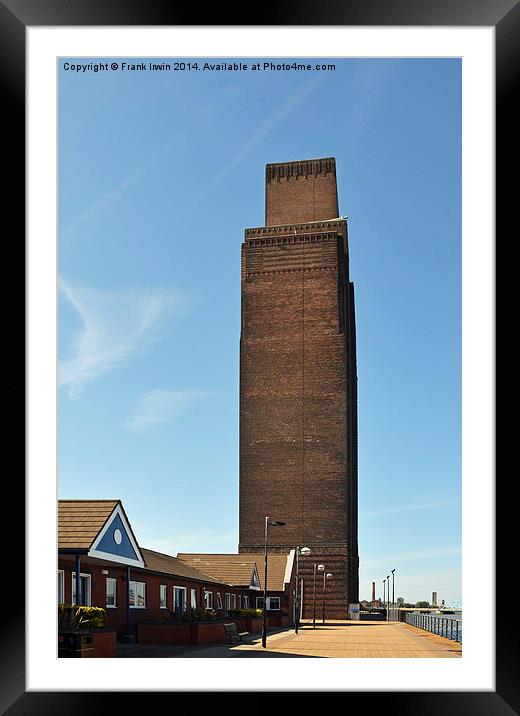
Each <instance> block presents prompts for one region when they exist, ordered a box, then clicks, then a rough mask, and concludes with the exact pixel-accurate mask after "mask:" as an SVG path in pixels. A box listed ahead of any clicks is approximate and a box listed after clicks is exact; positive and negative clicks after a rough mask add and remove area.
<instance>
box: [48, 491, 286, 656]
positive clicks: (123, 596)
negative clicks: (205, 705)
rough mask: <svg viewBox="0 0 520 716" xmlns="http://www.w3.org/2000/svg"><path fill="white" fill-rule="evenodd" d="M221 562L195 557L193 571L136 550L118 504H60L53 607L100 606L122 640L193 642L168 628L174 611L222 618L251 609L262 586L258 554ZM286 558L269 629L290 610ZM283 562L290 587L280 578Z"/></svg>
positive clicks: (276, 577)
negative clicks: (194, 610)
mask: <svg viewBox="0 0 520 716" xmlns="http://www.w3.org/2000/svg"><path fill="white" fill-rule="evenodd" d="M191 556H193V555H189V556H187V557H191ZM199 557H200V556H199ZM208 557H214V555H211V556H208ZM224 557H225V559H224V562H225V564H222V559H220V560H219V561H218V562H212V560H211V559H206V560H204V562H203V561H202V560H201V559H198V560H197V559H194V560H193V564H194V566H192V565H191V564H190V563H189V562H190V560H189V559H179V558H177V557H173V556H171V555H168V554H163V553H160V552H156V551H154V550H150V549H145V548H142V547H140V546H139V544H138V542H137V539H136V537H135V535H134V532H133V530H132V527H131V525H130V522H129V520H128V517H127V515H126V513H125V510H124V508H123V505H122V503H121V501H120V500H60V501H59V502H58V585H57V589H58V594H57V599H58V603H59V604H62V603H65V604H84V605H87V606H97V607H103V608H104V609H106V614H107V619H106V621H107V626H109V627H114V628H115V629H116V631H117V634H118V637H119V638H121V637H132V638H135V637H137V641H138V642H143V643H144V642H145V640H146V641H147V642H149V641H150V639H152V640H153V642H154V643H192V642H190V641H189V640H190V638H191V637H190V633H189V631H186V629H183V628H182V625H180V626H179V629H177V630H172V629H171V628H167V627H171V626H175V625H174V624H173V625H172V621H173V620H172V617H173V614H174V613H175V612H185V611H187V610H188V608H190V607H194V608H206V609H210V610H212V611H215V612H216V613H217V616H218V617H225V616H226V615H227V613H228V612H229V610H230V609H241V608H250V607H256V602H257V596H258V595H261V594H262V592H261V591H260V590H261V589H262V588H263V586H262V583H261V580H260V578H259V576H258V572H259V567H258V566H257V561H260V560H259V559H258V556H251V557H249V556H246V557H240V560H239V562H240V564H238V563H237V561H236V560H233V557H238V555H224ZM289 557H292V555H286V556H285V557H282V558H281V560H280V559H279V560H278V562H280V564H278V562H276V561H275V560H274V562H275V564H274V565H273V577H272V578H270V579H269V581H270V582H271V581H272V585H273V589H272V590H271V589H270V590H269V591H268V595H269V598H271V597H273V599H274V598H275V597H277V598H278V603H277V604H276V603H275V604H273V607H276V609H274V608H273V609H271V614H270V617H271V618H270V620H269V621H270V624H271V625H273V626H276V625H278V624H279V623H280V619H279V618H278V615H279V614H280V613H281V612H282V610H283V613H284V614H286V613H288V612H289V610H290V608H291V604H290V602H289V596H288V595H289V594H290V593H291V592H292V589H293V587H294V573H293V569H292V558H291V559H289ZM281 561H283V564H284V568H285V571H284V572H283V576H285V575H287V584H284V583H283V578H282V579H280V574H279V572H280V569H279V568H278V567H280V568H281ZM287 563H289V568H288V569H287V567H286V565H287ZM206 566H207V569H205V568H204V567H206ZM197 567H198V568H197ZM77 574H79V580H77V578H76V575H77ZM291 580H292V581H291ZM280 585H281V587H280ZM77 595H79V596H77ZM280 597H281V599H280ZM172 613H173V614H172ZM284 623H286V622H285V621H284ZM161 626H162V627H164V629H161ZM152 627H153V630H152ZM221 631H222V627H221ZM223 634H224V633H223V631H222V635H221V637H222V639H223V638H224V635H223ZM216 636H217V637H218V633H217V634H216ZM176 640H177V641H176Z"/></svg>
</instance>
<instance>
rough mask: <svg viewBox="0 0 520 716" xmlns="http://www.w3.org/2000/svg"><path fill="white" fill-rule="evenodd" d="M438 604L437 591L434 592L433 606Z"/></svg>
mask: <svg viewBox="0 0 520 716" xmlns="http://www.w3.org/2000/svg"><path fill="white" fill-rule="evenodd" d="M436 606H437V592H432V607H436Z"/></svg>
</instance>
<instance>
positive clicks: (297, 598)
mask: <svg viewBox="0 0 520 716" xmlns="http://www.w3.org/2000/svg"><path fill="white" fill-rule="evenodd" d="M310 553H311V551H310V549H309V548H308V547H296V594H295V595H294V608H295V614H294V633H295V634H298V625H299V621H300V592H299V589H300V571H299V570H300V563H299V560H298V557H299V556H300V554H301V555H302V556H304V557H307V556H308V555H309V554H310Z"/></svg>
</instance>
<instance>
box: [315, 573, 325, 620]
mask: <svg viewBox="0 0 520 716" xmlns="http://www.w3.org/2000/svg"><path fill="white" fill-rule="evenodd" d="M324 569H325V565H324V564H316V562H314V587H313V593H312V628H313V629H316V570H317V571H318V572H323V570H324Z"/></svg>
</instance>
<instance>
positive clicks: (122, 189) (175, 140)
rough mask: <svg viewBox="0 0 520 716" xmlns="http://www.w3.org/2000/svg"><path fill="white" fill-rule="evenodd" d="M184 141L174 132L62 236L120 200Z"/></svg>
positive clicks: (62, 235) (67, 234) (63, 232)
mask: <svg viewBox="0 0 520 716" xmlns="http://www.w3.org/2000/svg"><path fill="white" fill-rule="evenodd" d="M183 141H184V137H183V136H182V135H180V134H178V133H176V134H174V135H173V137H171V138H170V139H169V141H168V142H166V143H165V144H163V145H162V146H161V147H160V148H159V149H156V150H154V151H152V152H151V153H150V154H149V155H148V157H147V158H146V159H145V160H144V161H143V163H142V164H140V165H139V166H137V167H135V168H134V169H133V171H131V172H130V174H129V175H128V176H126V177H124V178H123V179H121V181H120V182H119V183H118V184H116V185H115V186H114V187H113V188H112V189H111V190H110V191H107V192H106V194H104V195H103V196H101V197H100V198H99V199H98V200H97V201H95V202H94V203H93V204H91V205H90V206H88V207H87V208H86V209H85V210H84V211H82V212H81V213H80V214H78V216H76V218H74V219H73V220H72V221H71V222H70V224H68V225H67V226H66V227H65V228H64V229H63V230H62V231H61V232H60V238H62V239H63V238H67V237H68V236H70V235H71V234H73V233H74V231H75V230H76V229H78V228H79V227H80V226H81V225H82V224H85V223H87V222H88V221H90V219H92V218H94V217H95V216H96V215H97V214H99V213H101V212H102V211H103V210H104V209H106V208H108V207H110V206H112V205H113V204H114V203H115V202H116V201H118V200H119V199H120V198H121V197H122V196H123V195H124V194H125V193H126V192H127V191H128V190H129V189H131V188H132V187H134V186H137V185H138V184H139V183H140V182H142V181H143V179H145V178H146V177H147V176H148V175H149V174H150V173H151V172H152V171H153V169H154V166H155V164H156V163H157V161H158V159H160V158H163V157H164V156H165V155H167V153H168V152H169V151H170V150H171V149H172V148H174V147H176V146H178V145H179V144H180V143H181V142H183Z"/></svg>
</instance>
